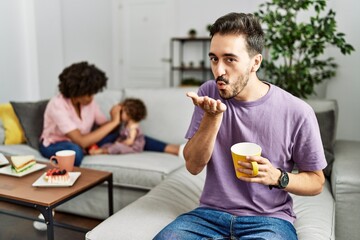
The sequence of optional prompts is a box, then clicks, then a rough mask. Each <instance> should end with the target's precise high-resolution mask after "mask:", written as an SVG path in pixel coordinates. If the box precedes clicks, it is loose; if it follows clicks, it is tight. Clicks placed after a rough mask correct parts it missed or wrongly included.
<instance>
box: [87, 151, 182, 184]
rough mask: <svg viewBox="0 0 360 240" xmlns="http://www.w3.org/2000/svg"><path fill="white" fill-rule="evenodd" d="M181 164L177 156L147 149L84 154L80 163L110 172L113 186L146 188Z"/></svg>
mask: <svg viewBox="0 0 360 240" xmlns="http://www.w3.org/2000/svg"><path fill="white" fill-rule="evenodd" d="M181 166H184V160H183V159H181V158H179V157H178V156H175V155H172V154H167V153H160V152H149V151H144V152H141V153H130V154H119V155H93V156H86V158H84V159H83V161H82V163H81V167H86V168H94V169H98V170H103V171H110V172H112V173H113V183H114V185H115V186H122V187H132V188H140V189H146V190H150V189H152V188H153V187H155V186H156V185H158V184H159V183H160V182H162V181H163V180H164V179H165V178H166V176H167V175H168V174H170V173H172V172H173V171H175V170H176V169H178V168H180V167H181Z"/></svg>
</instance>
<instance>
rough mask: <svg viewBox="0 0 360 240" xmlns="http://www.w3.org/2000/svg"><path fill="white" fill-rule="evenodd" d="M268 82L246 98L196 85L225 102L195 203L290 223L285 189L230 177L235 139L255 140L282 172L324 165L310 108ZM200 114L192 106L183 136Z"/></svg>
mask: <svg viewBox="0 0 360 240" xmlns="http://www.w3.org/2000/svg"><path fill="white" fill-rule="evenodd" d="M269 85H270V89H269V91H268V93H267V94H266V95H265V96H264V97H262V98H260V99H258V100H256V101H248V102H243V101H238V100H235V99H229V100H224V99H222V98H221V97H220V95H219V92H218V89H217V87H216V83H215V81H213V80H210V81H207V82H206V83H204V84H203V85H202V86H201V87H200V89H199V91H198V95H199V96H209V97H211V98H213V99H220V100H221V101H222V102H223V103H224V104H225V105H226V106H227V110H226V111H225V112H224V115H223V120H222V123H221V126H220V129H219V132H218V135H217V138H216V142H215V146H214V151H213V153H212V156H211V159H210V161H209V163H208V165H207V168H206V169H207V174H206V181H205V186H204V190H203V193H202V195H201V198H200V206H202V207H210V208H214V209H218V210H222V211H226V212H229V213H231V214H234V215H236V216H269V217H277V218H281V219H284V220H287V221H290V222H294V220H295V218H296V216H295V213H294V212H293V209H292V207H293V202H292V198H291V196H290V195H289V194H288V193H287V192H286V191H284V190H280V189H272V190H270V189H269V187H268V186H265V185H262V184H258V183H247V182H243V181H241V180H239V179H238V178H236V175H235V170H234V166H233V162H232V157H231V152H230V147H231V146H232V145H233V144H235V143H238V142H254V143H257V144H259V145H260V146H261V148H262V153H261V155H262V156H263V157H265V158H267V159H269V161H270V162H271V163H272V164H273V166H275V167H279V168H282V169H284V170H286V171H287V172H291V171H292V169H293V167H294V163H296V165H297V167H298V168H299V169H300V170H303V171H315V170H321V169H324V168H325V167H326V165H327V163H326V159H325V155H324V149H323V145H322V141H321V137H320V132H319V126H318V122H317V119H316V116H315V113H314V111H313V109H312V108H311V107H310V106H309V105H308V104H306V103H305V102H304V101H302V100H300V99H299V98H296V97H294V96H292V95H291V94H289V93H287V92H285V91H284V90H282V89H281V88H279V87H277V86H275V85H272V84H269ZM202 116H203V110H202V109H201V108H200V107H195V110H194V113H193V117H192V121H191V123H190V126H189V129H188V131H187V133H186V138H188V139H190V138H191V137H192V136H193V135H194V134H195V132H196V131H197V129H198V128H199V124H200V122H201V119H202Z"/></svg>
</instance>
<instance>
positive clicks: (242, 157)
mask: <svg viewBox="0 0 360 240" xmlns="http://www.w3.org/2000/svg"><path fill="white" fill-rule="evenodd" d="M231 155H232V159H233V163H234V168H235V173H236V176H237V177H238V178H239V177H255V176H256V175H258V172H259V166H258V163H257V162H255V161H251V165H252V170H253V172H252V175H248V174H245V173H242V172H239V171H237V170H236V169H239V168H243V167H242V166H241V165H239V164H238V162H239V161H242V162H247V161H248V160H247V159H246V157H247V156H260V155H261V147H260V146H259V145H257V144H256V143H251V142H241V143H236V144H234V145H232V146H231Z"/></svg>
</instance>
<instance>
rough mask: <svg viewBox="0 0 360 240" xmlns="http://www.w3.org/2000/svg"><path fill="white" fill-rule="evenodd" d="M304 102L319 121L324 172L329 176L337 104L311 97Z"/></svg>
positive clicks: (333, 101) (332, 155) (335, 128)
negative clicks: (324, 164)
mask: <svg viewBox="0 0 360 240" xmlns="http://www.w3.org/2000/svg"><path fill="white" fill-rule="evenodd" d="M306 102H307V103H308V104H309V105H310V106H311V107H312V108H313V109H314V111H315V114H316V118H317V120H318V123H319V128H320V134H321V140H322V143H323V145H324V151H325V157H326V161H327V163H328V166H327V167H326V168H325V170H324V174H325V176H327V177H330V174H331V169H332V163H333V161H334V145H335V140H336V130H337V121H338V111H339V109H338V104H337V101H336V100H327V99H313V100H306Z"/></svg>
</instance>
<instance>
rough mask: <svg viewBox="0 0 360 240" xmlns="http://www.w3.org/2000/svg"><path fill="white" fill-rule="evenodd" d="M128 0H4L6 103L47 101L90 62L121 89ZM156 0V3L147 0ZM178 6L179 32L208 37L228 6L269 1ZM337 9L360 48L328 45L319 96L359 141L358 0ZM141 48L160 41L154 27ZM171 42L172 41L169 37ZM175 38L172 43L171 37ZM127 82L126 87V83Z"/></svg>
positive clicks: (345, 134)
mask: <svg viewBox="0 0 360 240" xmlns="http://www.w3.org/2000/svg"><path fill="white" fill-rule="evenodd" d="M125 1H126V0H91V1H89V0H1V1H0V39H1V41H0V102H7V101H10V100H15V101H31V100H38V99H43V98H49V97H51V96H53V95H54V93H55V92H56V91H57V83H58V80H57V77H58V75H59V73H60V72H61V70H62V69H63V68H64V67H65V66H67V65H69V64H70V63H72V62H75V61H81V60H87V61H89V62H91V63H95V64H96V65H97V66H98V67H100V68H102V69H103V70H104V71H105V72H106V73H107V75H108V77H109V83H108V88H113V89H116V88H119V87H122V84H121V82H124V81H122V79H121V78H122V75H121V73H122V72H124V71H125V70H124V69H122V66H121V61H122V60H123V59H122V57H123V56H122V54H123V49H121V47H122V46H123V45H122V40H123V37H124V36H123V35H124V34H126V33H124V26H123V25H122V22H121V21H120V20H121V19H122V16H121V14H122V11H121V5H122V3H123V2H125ZM149 1H154V0H149ZM168 1H171V2H172V4H173V6H174V9H173V11H172V12H171V14H170V16H173V19H169V22H168V23H167V24H169V27H170V28H171V32H172V34H173V36H176V37H178V36H186V35H187V32H188V30H189V29H190V28H195V29H196V30H197V31H198V35H199V36H204V35H207V32H206V25H207V24H209V23H212V22H213V21H214V20H215V19H216V18H218V17H219V16H221V15H223V14H225V13H227V12H230V11H242V12H254V11H256V9H257V7H258V5H259V4H260V3H261V2H263V0H248V1H238V0H223V1H221V2H219V1H207V0H197V1H190V0H168ZM142 2H143V1H142ZM328 5H329V7H331V8H333V9H334V10H335V11H336V12H337V21H338V30H339V31H341V32H344V33H345V34H346V39H347V41H348V42H350V43H351V44H352V45H353V46H354V47H355V49H356V50H357V51H356V52H355V53H353V54H352V55H351V56H343V55H341V54H340V53H339V51H337V50H336V49H331V48H330V49H329V53H328V54H330V55H332V56H334V57H335V59H336V60H337V63H338V64H339V68H338V72H337V76H336V77H335V78H333V79H331V80H330V81H328V82H327V84H322V85H321V86H319V87H318V93H319V94H318V96H319V97H326V98H334V99H337V100H338V102H339V106H340V115H339V124H338V134H337V137H338V138H341V139H350V140H359V141H360V127H359V122H360V111H359V110H360V109H359V108H360V107H359V105H360V98H359V97H358V91H359V90H360V81H358V80H357V68H358V63H359V62H360V54H359V52H360V36H359V35H360V30H358V26H357V23H358V22H359V21H360V15H359V14H357V12H358V11H357V10H359V9H360V3H359V2H358V1H356V0H344V1H341V2H340V1H335V0H330V1H329V2H328ZM148 36H149V38H148V39H147V41H146V42H144V44H143V45H141V46H138V48H139V51H141V49H142V48H148V47H151V41H156V40H159V39H158V37H159V36H157V35H156V36H155V35H153V34H152V32H149V33H148ZM165 41H168V40H166V39H165ZM168 42H169V43H170V41H168ZM125 87H126V86H125Z"/></svg>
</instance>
